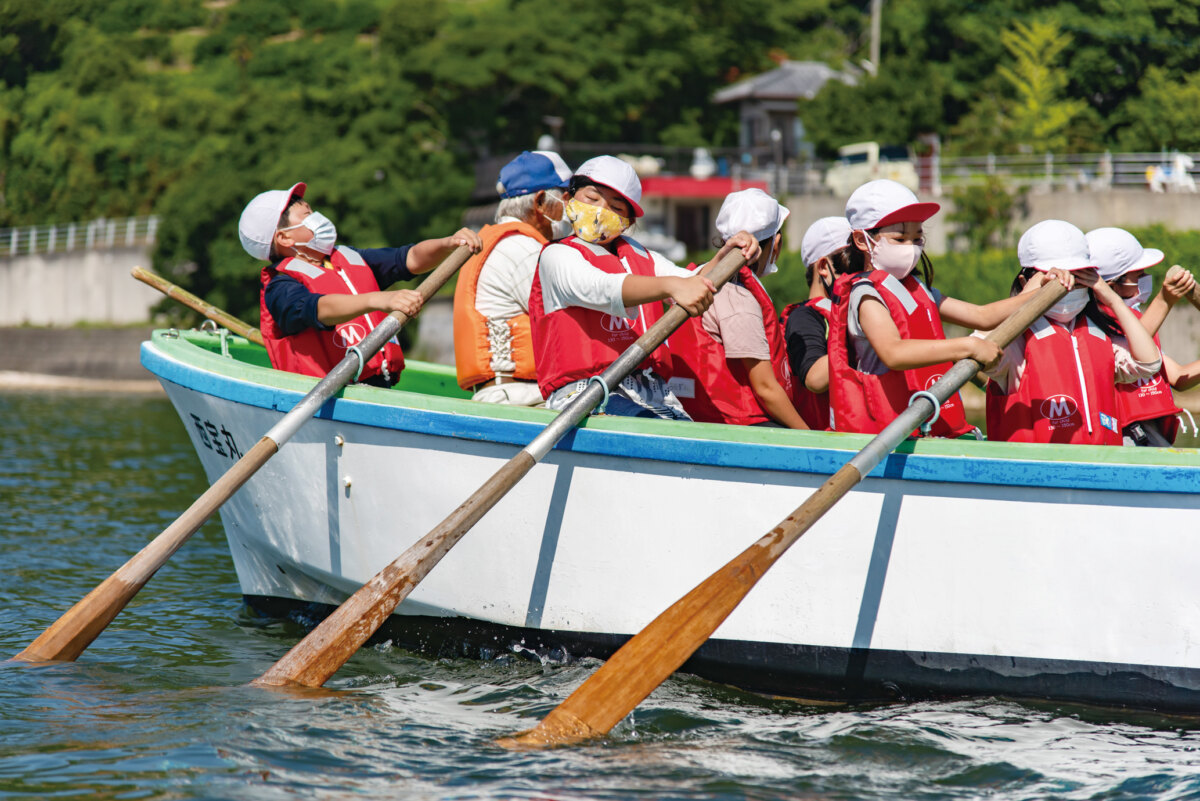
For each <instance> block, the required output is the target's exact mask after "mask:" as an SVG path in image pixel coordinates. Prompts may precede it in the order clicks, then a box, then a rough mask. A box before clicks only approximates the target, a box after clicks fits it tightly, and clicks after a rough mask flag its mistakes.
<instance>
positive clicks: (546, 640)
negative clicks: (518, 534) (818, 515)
mask: <svg viewBox="0 0 1200 801" xmlns="http://www.w3.org/2000/svg"><path fill="white" fill-rule="evenodd" d="M245 600H246V603H247V604H248V605H249V606H250V607H251V608H252V609H254V610H255V611H257V612H259V613H260V614H264V615H267V616H269V617H291V618H292V619H294V620H297V621H299V622H301V623H303V624H305V625H307V626H310V627H311V626H314V625H316V623H317V622H319V621H320V620H321V619H322V618H323V617H324V616H325V615H328V614H329V613H330V612H332V611H333V609H334V607H332V606H327V605H324V604H312V603H305V602H302V601H295V600H285V599H279V598H266V597H263V596H245ZM628 639H629V638H628V636H626V635H613V634H597V633H583V632H573V631H551V630H544V629H531V628H520V627H515V626H502V625H497V624H491V623H486V622H483V621H479V620H470V619H467V618H446V617H424V616H416V615H412V616H410V615H392V616H391V617H389V618H388V620H387V621H386V622H385V623H384V625H383V626H382V627H381V628H380V630H379V631H378V632H377V633H376V635H375V637H374V638H372V641H373V642H374V641H384V640H391V641H392V642H393V643H394V644H396V645H398V646H400V647H403V648H407V649H410V650H414V651H419V652H422V653H426V654H429V655H431V656H449V657H464V656H466V657H472V658H483V659H490V658H494V657H495V656H497V655H499V654H502V653H510V652H513V651H516V652H535V653H538V654H539V655H542V656H546V655H549V656H551V657H558V658H562V657H563V656H566V655H569V656H570V657H571V658H580V657H587V656H591V657H596V658H599V659H606V658H608V657H609V656H611V655H612V654H613V653H614V652H615V651H616V650H617V649H618V648H619V647H620V646H621V645H622V644H623V643H624V642H625V641H626V640H628ZM515 646H520V648H516V647H515ZM682 671H683V672H686V673H691V674H693V675H696V676H700V677H701V678H705V679H709V680H711V681H717V682H721V683H723V684H729V685H732V686H734V687H739V688H741V689H744V690H749V691H751V692H758V693H764V694H768V695H779V696H787V697H792V698H812V699H818V698H819V699H828V700H839V701H881V700H901V699H903V700H917V699H926V698H947V697H965V696H979V695H1003V696H1009V697H1013V698H1035V699H1044V700H1050V701H1062V702H1069V703H1080V702H1082V703H1090V704H1097V705H1100V706H1110V707H1130V708H1135V709H1139V710H1154V711H1158V712H1164V713H1173V714H1186V715H1197V714H1200V670H1197V669H1194V668H1167V667H1154V666H1146V665H1124V664H1112V663H1106V662H1081V661H1073V660H1061V659H1029V658H1022V657H1007V656H987V655H982V654H949V653H914V652H906V651H886V650H867V649H847V648H829V647H817V646H807V645H793V644H780V643H765V642H750V641H740V640H715V639H714V640H709V641H708V642H706V643H705V644H704V645H702V646H701V647H700V649H699V650H698V651H696V653H695V654H694V655H693V656H692V658H691V659H689V660H688V661H687V662H686V663H685V664H684V665H683V668H682Z"/></svg>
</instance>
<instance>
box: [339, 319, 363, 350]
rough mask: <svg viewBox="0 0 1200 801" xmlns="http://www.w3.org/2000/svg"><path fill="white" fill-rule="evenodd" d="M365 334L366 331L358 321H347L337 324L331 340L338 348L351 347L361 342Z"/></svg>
mask: <svg viewBox="0 0 1200 801" xmlns="http://www.w3.org/2000/svg"><path fill="white" fill-rule="evenodd" d="M366 336H367V331H366V329H365V328H363V327H362V326H361V325H359V324H358V323H347V324H346V325H339V326H338V327H337V330H336V331H334V332H333V341H334V342H336V343H337V345H338V347H339V348H352V347H354V346H355V345H357V344H358V343H359V342H362V341H363V339H364V338H366Z"/></svg>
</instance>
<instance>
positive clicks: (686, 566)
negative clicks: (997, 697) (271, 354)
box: [143, 345, 1200, 711]
mask: <svg viewBox="0 0 1200 801" xmlns="http://www.w3.org/2000/svg"><path fill="white" fill-rule="evenodd" d="M146 347H147V349H151V348H152V347H153V346H152V345H147V346H146ZM152 356H153V357H152V358H147V356H146V353H145V351H144V357H143V358H144V360H146V361H147V365H148V366H149V367H150V368H151V369H152V370H155V372H157V373H159V375H160V376H162V377H163V385H164V387H166V390H167V393H168V395H169V397H170V399H171V402H172V403H173V404H174V405H175V407H176V408H177V409H178V411H179V413H180V416H181V417H182V418H183V420H184V421H185V423H189V425H188V430H189V432H190V434H191V436H192V439H193V442H194V444H195V445H196V449H197V452H198V454H199V455H200V458H201V462H202V463H203V465H204V469H205V472H206V474H207V476H208V478H209V480H210V481H212V480H215V479H216V478H217V477H218V476H220V475H221V474H222V473H224V472H225V470H227V469H228V468H229V466H230V465H231V464H232V463H233V458H234V454H233V451H232V450H231V448H230V447H229V445H230V443H232V444H233V445H234V446H235V447H237V448H238V449H240V450H241V451H245V450H246V449H247V448H248V447H249V446H250V445H251V444H253V443H254V442H255V441H256V440H257V439H258V438H259V437H261V435H262V433H263V432H264V431H266V430H268V429H269V428H270V427H271V426H272V425H273V424H274V423H275V422H276V421H277V420H278V419H279V417H280V415H281V414H282V413H283V411H286V410H287V409H289V408H290V407H291V405H292V404H293V403H294V402H295V401H296V400H298V399H299V397H300V394H302V393H299V392H288V391H282V390H278V389H276V390H272V391H270V392H269V393H268V395H267V396H268V397H271V398H274V400H272V401H270V404H271V405H272V406H275V407H277V408H264V406H263V401H262V400H261V397H262V395H263V392H260V391H258V390H255V391H245V390H244V389H243V388H239V387H240V385H239V384H238V383H237V380H235V379H229V380H226V379H221V382H220V383H222V386H223V389H221V390H219V391H214V390H212V389H211V388H208V387H206V386H203V385H197V384H196V383H195V382H189V381H187V380H184V379H181V376H186V375H187V374H188V373H187V369H185V368H184V367H182V366H176V367H174V368H171V369H166V368H165V367H163V365H164V364H166V362H167V361H169V357H167V356H165V355H162V354H152ZM156 365H157V367H156ZM188 369H190V368H188ZM181 380H182V381H183V383H178V382H179V381H181ZM206 380H211V377H210V378H209V379H206ZM188 383H192V386H188V385H187V384H188ZM271 393H273V394H271ZM222 396H225V397H222ZM454 403H455V404H457V407H462V408H466V409H468V410H469V409H470V408H471V407H473V406H477V405H476V404H469V403H463V402H457V401H455V402H454ZM280 410H282V411H280ZM642 425H643V426H645V424H642ZM670 426H671V424H669V423H664V424H661V425H658V426H655V427H654V430H655V432H656V434H654V435H646V434H643V433H624V432H606V431H595V432H593V431H591V430H590V426H589V429H587V430H584V431H580V432H579V433H578V435H577V436H574V437H572V438H569V440H568V442H566V443H565V444H564V445H565V447H563V448H561V449H556V450H555V451H553V452H552V453H551V454H550V455H549V456H548V457H547V458H546V459H545V460H544V461H543V462H542V463H540V464H538V465H537V466H536V467H534V468H533V470H532V472H531V473H530V474H529V475H528V476H527V477H526V478H525V479H524V480H522V481H521V482H520V483H519V484H518V485H517V486H516V487H515V488H514V489H513V490H512V491H511V492H509V493H508V495H507V496H506V497H505V498H504V499H503V500H501V501H500V502H499V503H498V504H497V506H496V507H495V508H494V509H492V510H491V511H490V512H488V514H487V515H486V516H485V517H484V518H483V519H482V520H481V521H480V522H479V523H478V524H477V525H476V526H475V528H474V529H473V530H472V531H471V532H470V533H468V534H467V535H466V537H465V538H464V539H463V541H462V542H461V543H459V544H458V545H457V546H456V547H455V548H454V549H453V550H452V551H451V552H450V553H449V554H448V555H447V556H446V558H445V559H444V560H443V561H442V562H441V563H440V564H439V565H438V566H437V567H436V568H435V569H434V570H433V571H432V572H431V573H430V574H429V576H428V577H427V578H426V579H425V580H424V581H422V582H421V583H420V584H419V585H418V586H417V588H416V589H415V590H414V591H413V593H412V595H411V596H410V597H409V598H408V599H407V600H405V601H404V602H403V603H402V604H401V605H400V607H399V608H398V609H397V612H396V616H395V617H394V618H393V620H392V622H391V625H390V626H389V629H388V632H387V633H388V635H390V636H393V637H396V638H397V639H398V640H400V641H402V642H406V643H407V644H421V643H427V642H428V641H430V639H431V638H433V639H437V638H438V636H439V635H437V633H438V632H441V633H442V635H440V636H442V637H443V639H446V640H447V641H451V642H453V641H458V642H460V643H466V644H472V645H474V646H479V647H483V648H488V649H491V650H492V651H495V650H498V649H502V648H507V647H510V646H511V645H513V644H514V643H519V642H522V641H524V643H525V645H526V646H527V647H543V648H560V649H564V650H566V651H567V652H569V653H571V654H581V653H589V654H596V655H601V656H603V655H606V654H607V653H610V652H611V651H612V650H613V648H615V647H616V646H617V645H619V643H620V642H622V641H623V640H624V639H625V638H627V637H628V636H629V635H631V634H633V633H636V632H637V631H639V630H640V629H641V628H642V627H643V626H645V625H646V624H647V623H649V622H650V620H652V619H653V618H654V617H655V616H656V615H657V614H658V613H659V612H661V611H662V610H663V609H665V608H666V607H667V606H669V605H670V604H671V603H673V602H674V601H675V600H677V599H678V598H679V597H680V596H682V595H683V594H685V593H686V592H687V591H688V590H690V589H691V588H692V587H694V586H695V585H696V584H698V583H699V582H700V581H702V580H703V579H704V578H705V577H707V576H708V575H709V574H710V573H712V572H713V571H714V570H716V569H717V568H719V567H720V566H721V565H723V564H724V563H725V562H727V561H728V560H729V559H731V558H732V557H733V556H734V555H736V554H737V553H739V552H740V551H742V550H743V549H744V548H745V547H747V546H748V545H749V544H750V543H752V542H753V541H754V540H755V539H757V538H758V537H759V536H760V535H761V534H763V533H765V532H766V531H767V530H769V529H770V528H772V527H774V526H775V525H776V524H777V523H779V521H780V520H782V519H783V518H784V517H786V516H787V515H788V514H789V513H790V512H791V511H792V510H793V509H795V507H797V506H798V505H799V504H800V503H802V502H803V501H804V500H805V499H806V498H807V496H808V495H809V494H810V492H811V491H812V490H813V489H815V488H816V487H817V486H819V485H820V484H821V483H822V482H823V481H824V480H825V479H826V478H827V476H828V473H829V472H832V470H833V469H836V467H837V466H839V465H840V463H842V462H844V461H845V459H846V458H848V457H849V455H851V454H852V453H853V449H851V450H845V449H846V447H847V446H846V445H845V444H844V440H845V437H844V436H839V435H823V436H826V437H832V438H833V440H832V441H836V443H837V445H836V448H837V449H834V450H827V449H819V448H818V449H805V448H802V447H796V446H790V447H789V446H786V445H784V446H774V447H771V446H762V445H757V444H745V443H730V442H705V441H697V440H692V439H686V438H682V437H674V436H670V434H671V429H670ZM688 428H689V429H695V428H696V427H694V426H689V427H688ZM537 430H538V426H537V425H535V424H531V423H526V422H522V421H515V422H514V421H511V420H501V421H496V420H493V419H486V418H483V417H481V416H473V415H470V414H463V413H458V412H444V411H440V410H413V409H408V408H400V409H395V408H391V407H384V408H380V407H379V406H377V405H376V404H373V403H370V402H366V401H357V400H349V399H342V400H338V401H337V402H336V403H334V404H332V408H330V407H327V408H326V410H325V412H323V413H322V415H321V416H320V417H319V418H318V419H314V420H312V421H310V422H309V423H308V424H307V425H305V426H304V427H303V428H302V429H301V430H300V431H299V432H298V433H297V434H296V436H295V437H294V438H293V439H292V440H291V441H290V442H289V443H288V444H287V445H285V446H284V447H283V448H282V449H281V450H280V452H279V453H278V454H277V455H276V456H275V457H274V458H273V459H271V461H270V462H268V463H267V464H266V465H265V466H264V467H263V468H262V470H261V471H260V472H259V473H258V474H257V475H256V476H255V477H254V478H252V479H251V480H250V481H249V482H248V483H247V484H246V485H245V486H244V487H243V488H242V489H241V490H240V491H239V492H238V494H237V495H236V496H235V497H234V498H233V499H231V500H230V501H229V502H228V503H227V504H226V505H225V507H224V508H223V509H222V512H221V516H222V521H223V523H224V527H225V531H226V533H227V535H228V538H229V543H230V549H231V552H232V555H233V561H234V565H235V567H236V570H237V574H238V579H239V581H240V583H241V587H242V592H243V593H244V595H246V596H247V598H248V599H250V600H251V601H252V602H253V603H256V604H257V605H259V606H262V607H272V604H271V603H268V602H267V601H266V599H274V601H285V602H286V601H292V602H302V603H309V604H319V605H336V604H338V603H340V602H341V601H342V600H344V599H345V598H346V597H347V596H348V595H349V594H350V593H352V592H353V591H354V590H356V589H357V588H358V587H359V586H360V585H361V584H362V583H364V582H365V581H366V580H368V579H369V578H370V577H371V576H372V575H374V574H375V573H376V572H377V571H378V570H380V569H381V568H382V567H384V566H385V565H386V564H388V563H389V562H390V561H392V560H393V559H394V558H395V557H396V556H398V555H399V554H400V553H401V552H402V551H403V550H404V549H405V548H407V547H408V546H409V545H411V544H412V543H413V542H415V541H416V540H417V539H418V538H419V537H421V536H422V535H423V534H425V533H426V532H427V531H429V530H430V529H432V528H433V527H434V526H435V525H437V524H438V523H439V522H440V521H441V520H442V519H443V518H444V517H445V516H446V515H447V514H449V513H450V512H451V511H452V510H453V509H454V508H455V507H457V506H458V505H459V504H460V503H461V502H462V501H463V500H464V499H465V498H466V497H467V496H468V495H470V494H471V492H472V491H473V490H474V489H476V488H477V487H478V486H479V485H480V484H482V483H483V482H484V481H485V479H487V478H488V477H489V476H490V475H491V474H492V473H494V472H495V471H496V470H497V469H499V468H500V467H501V466H502V465H503V464H504V463H505V462H506V461H507V460H508V459H509V458H510V457H511V456H513V455H514V454H515V453H516V451H517V450H518V447H519V444H520V443H521V442H522V440H523V438H525V437H526V436H527V437H528V438H532V435H533V433H536V431H537ZM202 431H203V432H204V433H203V435H202V433H201V432H202ZM214 432H215V433H216V436H214ZM222 432H228V436H226V435H225V434H224V433H222ZM657 432H661V435H660V434H658V433H657ZM781 433H785V432H781ZM808 436H809V437H813V436H822V435H808ZM780 440H781V442H782V441H786V437H781V438H780ZM855 442H857V440H855ZM206 443H207V444H206ZM214 443H222V444H223V445H224V447H222V448H221V449H220V450H223V451H225V454H224V455H223V454H222V453H220V452H219V451H218V449H217V448H214V447H212V445H213V444H214ZM339 443H340V444H339ZM962 447H973V448H975V449H976V451H977V452H978V453H979V454H980V456H979V457H976V458H973V459H972V458H966V457H951V456H947V457H940V456H936V455H930V456H918V455H909V456H907V457H903V456H894V457H893V458H892V459H890V460H889V461H888V462H887V463H885V464H884V465H883V466H881V468H880V470H878V471H876V473H875V474H872V476H871V477H868V478H867V479H866V480H865V481H864V482H863V483H862V484H860V485H859V486H858V487H857V488H856V489H855V490H854V491H852V492H851V493H850V494H849V495H848V496H847V497H846V498H844V499H843V500H842V501H841V502H840V503H839V504H837V505H836V506H835V507H834V508H833V509H832V510H831V511H830V512H829V513H828V514H827V515H826V516H825V517H824V518H823V519H822V520H820V521H819V522H818V523H817V524H816V525H815V526H813V528H812V529H811V530H810V531H809V532H808V534H806V535H805V536H804V537H803V538H802V539H801V540H800V541H799V542H798V543H797V544H796V545H795V546H794V547H793V548H792V549H791V551H789V552H788V553H787V554H786V555H785V556H784V557H783V558H782V559H781V560H780V561H779V562H778V564H777V565H776V566H775V567H774V568H772V570H771V571H770V572H769V573H768V574H767V575H765V576H764V577H763V578H762V580H761V581H760V582H759V584H758V585H757V586H756V587H755V588H754V590H753V591H751V593H750V594H749V595H748V597H747V598H746V600H745V601H744V602H743V603H742V604H741V606H739V607H738V608H737V609H736V610H735V611H734V612H733V614H732V615H731V616H730V617H729V618H728V619H727V620H726V621H725V623H724V624H723V625H722V626H721V627H720V628H719V629H718V630H717V632H716V634H715V636H714V637H713V639H712V640H711V641H710V642H709V643H708V644H706V645H705V646H704V647H703V648H702V649H701V650H700V651H699V652H698V653H697V655H696V657H694V658H693V660H692V661H691V662H689V663H688V665H687V666H686V668H685V669H688V670H692V671H693V672H696V673H699V674H701V675H706V676H709V677H712V678H715V679H718V680H722V681H727V682H730V683H733V684H738V685H740V686H744V687H746V688H748V689H753V690H759V691H764V692H771V693H776V694H786V695H797V696H811V695H832V696H839V697H881V696H887V695H889V694H890V695H897V694H902V695H909V696H924V695H937V694H956V693H1006V694H1013V695H1033V696H1042V697H1051V698H1062V699H1066V700H1079V701H1095V702H1102V703H1115V704H1124V705H1133V706H1140V707H1150V708H1158V709H1172V710H1180V711H1200V649H1198V648H1197V647H1194V643H1195V641H1196V640H1197V639H1200V599H1198V595H1200V593H1197V591H1196V590H1195V584H1196V579H1195V577H1196V576H1197V575H1200V533H1198V532H1197V526H1196V523H1197V521H1200V516H1198V515H1197V507H1198V506H1200V492H1197V491H1196V490H1192V491H1188V489H1189V487H1191V486H1192V485H1193V484H1195V485H1196V486H1197V487H1198V488H1200V483H1196V482H1198V481H1200V474H1198V471H1197V470H1196V468H1191V467H1179V466H1172V465H1167V466H1150V467H1144V468H1140V467H1139V466H1138V465H1124V464H1114V465H1103V464H1086V463H1070V462H1067V463H1064V462H1061V461H1053V462H1045V461H1042V462H1039V461H1036V460H1032V459H1031V460H1029V461H1023V460H1018V459H1011V458H1006V459H1003V460H1000V459H989V458H988V454H989V451H988V448H989V446H988V445H984V444H979V445H977V444H973V443H972V444H970V445H969V446H968V445H963V446H962ZM1034 447H1035V448H1036V447H1037V446H1034ZM1060 450H1061V449H1060ZM1082 450H1083V451H1086V452H1087V453H1088V454H1092V453H1093V452H1096V451H1097V450H1099V449H1082ZM1011 452H1012V451H1011V446H1010V450H1009V451H1006V455H1007V454H1008V453H1011ZM1032 453H1034V452H1031V454H1032ZM759 464H761V465H762V466H758V465H759ZM826 464H828V468H827V469H826V468H824V465H826ZM806 467H807V468H808V469H805V468H806ZM980 470H984V471H985V472H987V473H988V475H986V476H983V478H981V477H980V475H979V471H980ZM888 476H895V477H888ZM1159 478H1162V479H1163V481H1162V485H1163V487H1164V490H1165V491H1154V488H1155V486H1156V483H1155V482H1156V480H1157V479H1159ZM1168 479H1169V480H1168ZM1056 484H1057V485H1058V486H1055V485H1056Z"/></svg>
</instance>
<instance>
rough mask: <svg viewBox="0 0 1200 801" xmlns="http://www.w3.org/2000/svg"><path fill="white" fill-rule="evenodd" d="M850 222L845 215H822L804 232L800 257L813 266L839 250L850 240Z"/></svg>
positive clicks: (806, 265)
mask: <svg viewBox="0 0 1200 801" xmlns="http://www.w3.org/2000/svg"><path fill="white" fill-rule="evenodd" d="M850 231H851V228H850V223H849V222H848V221H847V220H846V218H845V217H822V218H821V219H819V220H817V221H816V222H815V223H813V224H812V225H810V226H808V230H807V231H805V232H804V239H803V240H802V241H801V242H800V258H801V259H803V261H804V266H805V267H811V266H812V265H814V264H816V263H817V262H818V261H820V260H821V259H823V258H825V257H826V256H828V255H829V254H830V253H834V252H835V251H839V250H841V249H842V248H844V247H846V245H847V244H849V242H850Z"/></svg>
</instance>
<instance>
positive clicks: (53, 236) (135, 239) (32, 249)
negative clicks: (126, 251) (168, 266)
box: [0, 216, 158, 258]
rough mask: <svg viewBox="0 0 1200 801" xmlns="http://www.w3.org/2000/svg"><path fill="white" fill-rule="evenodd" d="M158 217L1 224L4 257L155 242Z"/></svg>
mask: <svg viewBox="0 0 1200 801" xmlns="http://www.w3.org/2000/svg"><path fill="white" fill-rule="evenodd" d="M157 232H158V217H154V216H149V217H126V218H124V219H119V220H108V219H99V220H92V221H91V222H85V223H58V224H53V225H30V226H22V227H19V228H0V258H5V257H15V256H24V255H28V254H32V253H64V252H67V251H72V250H97V249H109V248H121V247H136V246H138V245H153V244H154V237H155V234H156V233H157Z"/></svg>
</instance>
